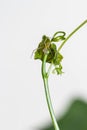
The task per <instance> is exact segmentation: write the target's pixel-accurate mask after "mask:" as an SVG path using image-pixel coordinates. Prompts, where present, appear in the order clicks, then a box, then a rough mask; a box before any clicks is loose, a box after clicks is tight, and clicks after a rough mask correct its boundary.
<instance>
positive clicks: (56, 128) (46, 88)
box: [42, 54, 59, 130]
mask: <svg viewBox="0 0 87 130" xmlns="http://www.w3.org/2000/svg"><path fill="white" fill-rule="evenodd" d="M46 59H47V54H46V55H45V56H44V59H43V61H42V78H43V82H44V89H45V95H46V100H47V105H48V109H49V112H50V116H51V119H52V123H53V126H54V128H55V130H59V127H58V124H57V121H56V118H55V114H54V110H53V107H52V102H51V97H50V92H49V86H48V77H49V74H48V73H47V72H46ZM50 69H51V68H50ZM48 72H49V71H48Z"/></svg>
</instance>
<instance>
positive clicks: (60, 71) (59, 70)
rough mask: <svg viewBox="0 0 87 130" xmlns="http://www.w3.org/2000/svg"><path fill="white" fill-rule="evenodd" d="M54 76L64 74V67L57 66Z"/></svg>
mask: <svg viewBox="0 0 87 130" xmlns="http://www.w3.org/2000/svg"><path fill="white" fill-rule="evenodd" d="M52 72H53V73H54V74H55V73H57V74H58V75H61V74H62V73H63V72H62V65H61V64H59V65H58V66H55V68H54V69H53V71H52Z"/></svg>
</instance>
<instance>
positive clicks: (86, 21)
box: [58, 20, 87, 52]
mask: <svg viewBox="0 0 87 130" xmlns="http://www.w3.org/2000/svg"><path fill="white" fill-rule="evenodd" d="M86 23H87V20H85V21H84V22H83V23H81V24H80V25H79V26H78V27H77V28H76V29H75V30H74V31H72V32H71V33H70V34H69V35H68V37H67V38H66V39H65V40H64V41H63V42H62V44H61V45H60V47H59V48H58V52H59V51H60V50H61V48H62V47H63V46H64V44H65V43H66V42H67V40H68V39H69V38H70V37H72V35H73V34H74V33H76V32H77V31H78V30H79V29H80V28H81V27H82V26H83V25H85V24H86Z"/></svg>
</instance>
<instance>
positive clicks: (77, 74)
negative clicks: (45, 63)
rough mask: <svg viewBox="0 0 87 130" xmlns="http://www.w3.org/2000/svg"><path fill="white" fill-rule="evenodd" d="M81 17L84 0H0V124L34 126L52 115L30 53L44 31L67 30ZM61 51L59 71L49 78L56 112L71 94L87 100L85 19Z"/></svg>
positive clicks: (22, 129)
mask: <svg viewBox="0 0 87 130" xmlns="http://www.w3.org/2000/svg"><path fill="white" fill-rule="evenodd" d="M85 19H87V1H86V0H0V130H33V129H35V128H36V127H38V126H42V125H44V124H45V123H47V122H48V121H51V120H50V116H49V113H48V108H47V105H46V100H45V94H44V87H43V81H42V77H41V62H40V61H39V60H36V61H35V60H34V59H33V57H32V58H31V53H32V51H33V50H34V49H35V48H37V46H38V43H39V42H40V40H41V37H42V35H43V34H46V35H47V36H50V37H51V36H52V35H53V34H54V33H55V32H56V31H59V30H62V31H65V32H66V35H68V34H69V33H70V32H71V31H72V30H73V29H74V28H75V27H77V26H78V25H79V24H80V23H81V22H83V21H84V20H85ZM61 53H62V55H63V56H64V59H63V62H62V64H63V71H64V74H63V75H62V76H56V75H51V77H50V79H49V82H50V91H51V97H52V102H53V106H54V109H55V113H56V114H57V116H59V117H60V116H61V113H62V112H63V111H64V110H65V108H66V107H67V105H69V102H70V101H71V100H72V99H75V98H77V97H80V98H82V99H84V100H87V25H85V26H84V27H83V28H81V29H80V30H79V31H78V32H77V33H76V34H75V35H74V36H73V37H72V38H71V39H70V40H69V41H68V42H67V43H66V45H65V46H64V47H63V49H62V50H61Z"/></svg>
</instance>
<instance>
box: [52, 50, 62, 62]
mask: <svg viewBox="0 0 87 130" xmlns="http://www.w3.org/2000/svg"><path fill="white" fill-rule="evenodd" d="M62 59H63V56H62V55H61V54H60V53H59V52H56V53H55V57H54V59H53V63H54V65H59V64H60V62H61V61H62Z"/></svg>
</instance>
